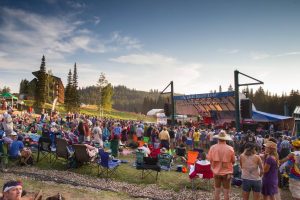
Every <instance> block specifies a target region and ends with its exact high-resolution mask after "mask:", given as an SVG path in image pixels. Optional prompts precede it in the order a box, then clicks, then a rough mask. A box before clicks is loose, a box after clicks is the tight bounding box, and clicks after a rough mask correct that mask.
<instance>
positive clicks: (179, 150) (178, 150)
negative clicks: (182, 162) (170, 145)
mask: <svg viewBox="0 0 300 200" xmlns="http://www.w3.org/2000/svg"><path fill="white" fill-rule="evenodd" d="M185 154H186V149H185V148H180V147H177V148H176V155H177V156H181V157H183V156H185Z"/></svg>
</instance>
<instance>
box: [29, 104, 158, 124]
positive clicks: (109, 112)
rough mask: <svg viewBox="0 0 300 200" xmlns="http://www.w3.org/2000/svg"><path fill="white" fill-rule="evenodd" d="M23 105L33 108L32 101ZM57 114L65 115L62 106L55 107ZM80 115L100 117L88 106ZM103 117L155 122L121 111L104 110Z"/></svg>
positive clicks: (97, 112) (147, 117) (151, 118)
mask: <svg viewBox="0 0 300 200" xmlns="http://www.w3.org/2000/svg"><path fill="white" fill-rule="evenodd" d="M24 103H25V105H26V106H33V105H34V100H24ZM45 108H46V110H51V109H52V104H49V103H46V104H45ZM55 109H56V110H57V111H59V113H61V114H62V115H65V114H66V110H65V108H64V105H63V104H59V105H57V106H56V107H55ZM80 113H82V114H85V115H89V116H100V113H99V111H98V109H97V106H95V105H89V106H86V107H81V108H80ZM103 115H104V117H107V118H113V119H122V120H142V121H146V122H155V121H156V119H155V118H154V117H149V116H146V115H143V114H138V113H133V112H123V111H118V110H114V109H111V110H104V112H103Z"/></svg>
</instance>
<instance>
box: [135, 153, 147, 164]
mask: <svg viewBox="0 0 300 200" xmlns="http://www.w3.org/2000/svg"><path fill="white" fill-rule="evenodd" d="M144 156H145V154H144V152H143V151H137V152H136V160H135V163H136V165H137V166H140V165H143V163H144Z"/></svg>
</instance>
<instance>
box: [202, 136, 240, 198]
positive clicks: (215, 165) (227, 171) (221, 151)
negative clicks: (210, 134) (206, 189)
mask: <svg viewBox="0 0 300 200" xmlns="http://www.w3.org/2000/svg"><path fill="white" fill-rule="evenodd" d="M214 138H216V139H218V143H217V144H215V145H213V146H211V147H210V149H209V151H208V155H207V160H209V161H210V163H211V168H212V171H213V173H214V180H215V194H214V199H215V200H219V199H220V194H221V187H222V186H223V193H224V199H225V200H229V193H230V183H231V177H232V174H233V165H234V163H235V153H234V149H233V148H232V147H231V146H229V145H227V144H226V141H230V140H231V137H230V136H229V135H228V134H226V132H225V131H224V130H221V131H220V132H219V134H218V135H215V136H214Z"/></svg>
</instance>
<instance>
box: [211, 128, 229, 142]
mask: <svg viewBox="0 0 300 200" xmlns="http://www.w3.org/2000/svg"><path fill="white" fill-rule="evenodd" d="M213 138H216V139H219V140H232V139H231V137H230V136H229V135H228V134H226V132H225V131H224V130H221V131H220V132H219V134H218V135H215V136H213Z"/></svg>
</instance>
